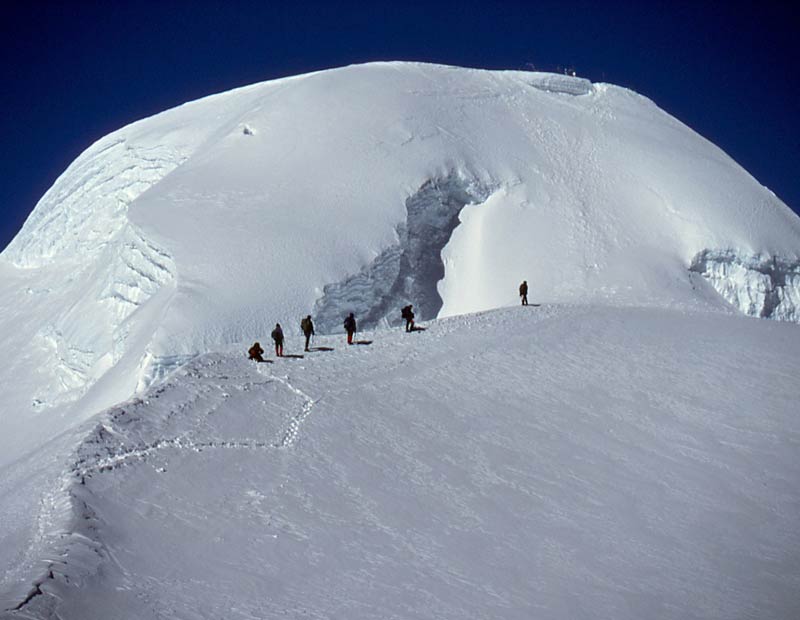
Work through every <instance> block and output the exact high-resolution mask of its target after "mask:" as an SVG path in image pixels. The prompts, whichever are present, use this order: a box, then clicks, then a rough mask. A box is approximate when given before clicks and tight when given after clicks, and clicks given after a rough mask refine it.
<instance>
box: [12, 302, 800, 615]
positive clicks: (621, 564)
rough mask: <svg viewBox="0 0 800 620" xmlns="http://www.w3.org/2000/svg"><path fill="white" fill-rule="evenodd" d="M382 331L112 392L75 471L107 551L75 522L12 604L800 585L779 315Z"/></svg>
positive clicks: (436, 599)
mask: <svg viewBox="0 0 800 620" xmlns="http://www.w3.org/2000/svg"><path fill="white" fill-rule="evenodd" d="M369 336H370V337H371V338H374V340H375V341H374V343H373V344H372V345H371V346H366V347H364V346H353V347H349V348H348V347H347V346H346V345H345V344H344V342H343V340H344V338H343V337H338V338H333V337H330V338H321V339H320V341H319V342H320V344H325V345H330V346H333V347H335V350H334V351H330V352H318V353H313V354H311V355H307V356H306V358H305V359H280V360H276V361H275V363H273V364H255V363H252V362H248V361H247V360H245V359H244V355H243V352H242V351H243V350H244V348H246V347H244V348H243V349H242V351H238V350H237V351H236V352H233V351H232V352H231V353H219V354H209V355H206V356H203V357H201V358H199V359H197V360H196V361H194V362H192V363H190V364H189V365H187V366H186V367H184V368H183V369H181V370H180V371H178V372H177V373H176V374H174V375H172V376H171V377H170V378H169V379H168V380H167V381H166V382H165V383H163V384H162V385H160V386H158V387H156V388H154V389H152V390H150V391H149V392H148V393H147V394H145V395H143V396H142V397H141V399H138V400H135V401H132V402H131V403H127V404H123V405H121V406H120V407H118V408H115V409H112V410H110V411H109V412H108V414H106V415H105V416H104V418H103V420H102V422H98V423H97V426H96V428H95V431H94V432H93V433H92V434H90V437H89V440H88V441H86V442H84V443H83V444H82V446H81V448H80V450H79V452H78V459H77V462H76V465H75V467H74V471H73V476H74V478H73V487H72V489H73V493H74V494H75V497H77V498H79V499H80V502H79V503H78V504H77V505H78V506H79V507H80V506H85V508H81V510H89V511H90V519H89V520H88V521H87V519H86V518H85V517H86V515H85V514H81V513H80V512H78V513H77V514H76V516H75V519H74V521H73V526H72V527H73V528H74V531H75V532H76V533H78V534H80V535H81V536H85V537H86V540H89V541H91V546H92V548H96V549H98V550H99V555H100V557H101V558H102V560H101V561H100V563H99V564H98V565H97V566H96V567H95V568H93V569H91V570H89V571H81V570H80V569H77V570H76V569H73V568H71V567H70V564H71V562H70V557H71V556H72V555H73V554H75V553H76V551H75V546H73V547H67V548H66V549H65V554H64V556H63V557H64V559H65V564H64V566H63V567H62V568H60V569H59V570H56V571H54V578H53V579H47V580H45V582H44V583H43V584H42V586H41V590H42V591H43V592H46V594H44V595H40V596H36V597H34V598H33V599H31V601H30V602H29V603H28V605H26V606H25V608H24V610H25V613H26V614H28V615H27V616H26V617H47V613H50V612H52V613H57V614H58V617H60V618H65V619H66V618H91V617H109V616H113V615H118V616H120V617H136V618H159V617H164V616H171V617H176V618H212V617H219V616H220V615H224V616H225V617H229V618H253V617H258V618H265V617H281V616H286V615H288V616H290V617H291V616H306V617H310V618H336V617H347V618H374V617H385V618H393V617H396V618H485V617H503V618H530V617H532V616H535V617H537V618H572V619H574V618H615V619H620V618H622V619H624V618H631V619H633V618H637V619H638V618H642V617H659V618H682V619H683V618H776V619H777V618H788V617H793V616H794V615H796V613H797V611H798V609H800V608H798V603H797V598H796V596H795V594H796V592H797V591H798V587H799V586H800V528H799V527H798V525H797V520H796V518H795V515H796V514H798V508H800V506H799V505H798V504H800V482H799V481H800V459H798V453H797V446H798V442H799V441H800V426H798V418H797V415H796V413H797V408H796V403H797V402H798V396H800V394H798V387H797V383H796V381H794V378H793V372H792V360H793V359H796V356H797V354H798V351H800V336H798V332H797V330H796V328H795V327H794V326H791V325H787V324H778V323H771V322H759V321H755V320H751V319H746V318H738V317H734V316H724V315H719V314H713V313H696V312H695V313H685V312H680V311H674V310H660V309H620V308H610V307H598V306H542V307H539V308H532V307H528V308H509V309H505V310H500V311H493V312H489V313H485V314H481V315H472V316H461V317H454V318H451V319H447V320H443V321H437V322H435V323H432V324H430V325H428V330H427V331H425V332H420V333H412V334H405V333H400V332H383V331H381V332H376V333H375V334H369ZM287 344H288V345H289V346H290V347H291V346H294V347H296V348H298V349H299V348H301V343H300V340H299V338H298V339H291V338H290V339H289V342H288V343H287ZM289 352H291V350H289ZM80 477H82V478H83V480H84V481H85V484H83V485H81V484H80V483H79V479H80ZM45 611H46V612H47V613H45ZM10 617H15V614H12V615H11V616H10Z"/></svg>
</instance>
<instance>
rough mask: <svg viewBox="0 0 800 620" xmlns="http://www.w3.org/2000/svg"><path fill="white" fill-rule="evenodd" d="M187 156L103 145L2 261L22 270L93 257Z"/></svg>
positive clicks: (55, 190)
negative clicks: (129, 211)
mask: <svg viewBox="0 0 800 620" xmlns="http://www.w3.org/2000/svg"><path fill="white" fill-rule="evenodd" d="M187 151H188V149H187V148H186V147H182V146H181V145H180V144H158V143H156V144H153V145H151V146H146V145H138V144H135V143H134V144H131V143H129V142H128V141H126V140H125V139H124V138H116V139H113V138H112V139H105V140H101V141H100V142H99V143H98V144H97V145H95V146H93V147H92V148H91V149H89V150H88V151H87V152H86V153H84V154H83V155H82V156H81V157H79V158H78V159H77V160H76V161H75V163H73V164H72V165H71V166H70V167H69V168H68V169H67V170H66V172H64V174H63V175H61V177H60V178H59V179H58V181H56V183H55V185H53V187H52V188H51V189H50V190H49V191H48V192H47V193H46V194H45V195H44V197H43V198H42V200H41V201H40V202H39V204H38V205H37V207H36V209H35V210H34V212H33V214H32V215H31V217H30V218H28V221H27V222H25V226H24V227H23V229H22V232H21V233H20V234H19V235H17V237H15V239H14V240H13V241H12V242H11V244H10V245H9V246H8V248H7V249H6V250H5V252H4V253H3V256H4V257H5V258H7V259H8V260H10V261H11V262H12V263H14V264H15V265H18V266H20V267H25V268H33V267H41V266H43V265H47V264H49V263H51V262H53V261H55V260H62V261H72V260H74V259H75V258H77V257H81V258H83V259H85V258H86V257H87V255H88V256H90V257H93V256H96V255H97V254H98V253H100V252H102V250H103V249H104V248H105V247H106V246H107V245H108V244H109V243H112V242H113V241H114V238H115V236H116V235H118V234H120V232H121V229H122V228H123V227H124V224H125V221H126V220H125V216H124V215H125V212H126V210H127V208H128V206H129V205H130V204H131V202H133V201H134V200H135V199H136V198H137V197H138V196H140V195H141V194H142V193H144V192H145V191H146V190H147V189H149V188H150V187H152V186H153V185H155V184H156V183H158V182H159V181H161V180H162V179H163V178H164V177H165V176H166V175H167V174H169V173H170V172H172V171H173V170H174V169H175V168H177V167H178V166H179V165H180V164H181V163H183V162H184V161H186V159H187V158H188V152H187Z"/></svg>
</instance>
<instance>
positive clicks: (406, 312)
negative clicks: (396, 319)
mask: <svg viewBox="0 0 800 620" xmlns="http://www.w3.org/2000/svg"><path fill="white" fill-rule="evenodd" d="M412 308H413V306H412V305H411V304H408V305H407V306H403V308H402V310H400V316H401V317H403V318H404V319H405V321H406V331H407V332H413V331H414V311H413V310H412Z"/></svg>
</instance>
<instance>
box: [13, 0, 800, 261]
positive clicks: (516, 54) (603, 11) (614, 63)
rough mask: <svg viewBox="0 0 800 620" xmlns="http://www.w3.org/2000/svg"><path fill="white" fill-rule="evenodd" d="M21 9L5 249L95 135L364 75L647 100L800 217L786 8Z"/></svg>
mask: <svg viewBox="0 0 800 620" xmlns="http://www.w3.org/2000/svg"><path fill="white" fill-rule="evenodd" d="M17 4H18V5H19V6H17V7H16V8H11V9H8V8H7V9H4V12H3V13H2V14H0V50H2V56H0V61H1V62H0V74H1V75H2V86H3V88H2V89H0V97H1V98H2V99H0V102H1V103H2V109H3V114H2V115H0V123H1V124H2V136H3V140H2V149H1V150H0V158H1V159H2V160H1V161H0V163H1V164H2V171H3V174H2V175H0V214H2V218H1V219H0V248H3V247H5V246H6V245H7V244H8V242H9V241H10V240H11V238H12V237H13V236H14V235H15V234H16V233H17V231H18V230H19V228H20V227H21V226H22V223H23V222H24V220H25V218H26V217H27V216H28V214H29V213H30V211H31V210H32V209H33V207H34V206H35V204H36V201H37V200H38V199H39V198H40V197H41V195H42V194H43V193H44V192H45V191H46V190H47V188H48V187H50V186H51V185H52V183H53V182H54V181H55V179H56V177H57V176H58V175H59V174H60V173H61V172H63V170H64V169H65V168H66V167H67V165H69V163H70V162H71V161H72V160H73V159H75V157H77V156H78V155H79V154H80V152H81V151H83V150H84V149H85V148H86V147H88V146H89V145H90V144H91V143H92V142H94V141H95V140H97V139H98V138H100V137H102V136H103V135H105V134H107V133H109V132H111V131H113V130H115V129H117V128H119V127H121V126H123V125H125V124H127V123H130V122H132V121H135V120H137V119H140V118H143V117H146V116H150V115H152V114H155V113H157V112H159V111H161V110H164V109H166V108H169V107H173V106H175V105H179V104H181V103H183V102H185V101H190V100H193V99H196V98H198V97H202V96H204V95H208V94H212V93H215V92H220V91H224V90H228V89H230V88H233V87H236V86H242V85H245V84H250V83H253V82H258V81H263V80H268V79H271V78H275V77H281V76H285V75H293V74H297V73H304V72H307V71H312V70H317V69H322V68H327V67H336V66H341V65H346V64H351V63H357V62H367V61H371V60H419V61H429V62H438V63H445V64H453V65H463V66H473V67H483V68H490V69H494V68H496V69H525V68H536V69H538V70H557V68H558V67H564V66H571V67H574V68H575V69H576V70H577V72H578V75H581V76H584V77H588V78H589V79H591V80H593V81H608V82H612V83H615V84H619V85H622V86H627V87H629V88H632V89H634V90H636V91H638V92H640V93H642V94H644V95H646V96H648V97H650V98H651V99H653V100H654V101H655V102H656V103H657V104H658V105H660V106H661V107H662V108H664V109H665V110H667V111H668V112H670V113H671V114H673V115H674V116H676V117H677V118H679V119H680V120H681V121H683V122H685V123H686V124H688V125H689V126H690V127H692V128H693V129H695V130H696V131H698V132H699V133H700V134H702V135H703V136H705V137H706V138H708V139H709V140H711V141H712V142H714V143H716V144H717V145H719V146H720V147H721V148H723V149H724V150H725V151H727V152H728V153H729V154H730V155H731V156H732V157H733V158H734V159H736V160H737V161H738V162H739V163H740V164H741V165H742V166H743V167H744V168H745V169H747V170H748V171H749V172H750V173H751V174H753V176H755V177H756V178H757V179H758V180H759V181H760V182H761V183H763V184H764V185H766V186H767V187H769V188H770V189H772V190H773V191H774V192H775V193H776V194H778V196H779V197H780V198H781V199H783V200H784V202H786V203H787V204H788V205H789V206H790V207H792V208H793V209H794V210H795V211H796V212H798V211H800V175H798V174H797V162H798V161H800V126H798V123H797V121H796V112H795V108H796V105H797V104H796V102H797V101H798V100H800V86H799V84H800V80H799V79H798V78H800V70H798V67H797V63H796V61H795V60H794V57H795V56H797V50H796V44H795V41H794V36H795V33H796V28H795V24H796V22H795V20H794V19H793V11H792V10H791V8H789V7H790V4H791V3H782V2H781V3H770V2H762V3H753V4H751V5H748V6H744V5H739V4H737V3H734V2H730V3H719V2H715V3H711V2H708V3H705V2H681V1H673V2H648V1H644V2H605V3H603V2H576V3H570V2H493V3H489V2H483V3H481V2H472V1H470V0H461V1H460V2H438V3H437V2H393V3H378V2H376V3H365V2H360V3H354V2H306V3H303V4H299V3H296V4H295V3H287V2H282V3H272V2H233V1H232V2H205V1H203V0H197V1H195V2H178V1H174V0H161V1H159V2H148V1H145V0H142V1H139V2H121V1H115V2H95V1H92V0H82V1H80V2H74V3H67V2H30V3H24V5H23V3H17ZM785 7H786V8H785Z"/></svg>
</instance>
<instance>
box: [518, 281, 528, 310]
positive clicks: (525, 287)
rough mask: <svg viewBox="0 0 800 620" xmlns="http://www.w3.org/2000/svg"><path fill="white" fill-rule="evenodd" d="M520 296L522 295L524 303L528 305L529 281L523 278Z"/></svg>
mask: <svg viewBox="0 0 800 620" xmlns="http://www.w3.org/2000/svg"><path fill="white" fill-rule="evenodd" d="M519 296H520V297H522V305H523V306H527V305H528V281H527V280H523V281H522V284H520V285H519Z"/></svg>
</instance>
